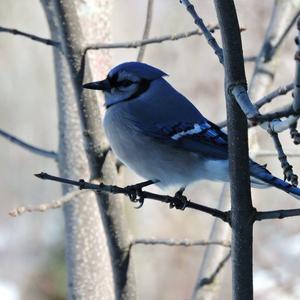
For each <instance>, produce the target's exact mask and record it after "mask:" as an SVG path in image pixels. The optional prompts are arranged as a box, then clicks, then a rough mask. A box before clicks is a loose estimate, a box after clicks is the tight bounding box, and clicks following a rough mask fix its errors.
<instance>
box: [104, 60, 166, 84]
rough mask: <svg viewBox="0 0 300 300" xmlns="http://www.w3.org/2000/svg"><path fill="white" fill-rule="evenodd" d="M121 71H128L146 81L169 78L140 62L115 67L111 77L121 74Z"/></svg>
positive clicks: (110, 73) (110, 74)
mask: <svg viewBox="0 0 300 300" xmlns="http://www.w3.org/2000/svg"><path fill="white" fill-rule="evenodd" d="M120 71H126V72H129V73H132V74H134V75H136V76H138V77H140V78H143V79H146V80H154V79H158V78H160V77H163V76H168V74H166V73H165V72H163V71H161V70H160V69H157V68H154V67H152V66H150V65H147V64H144V63H140V62H135V61H133V62H126V63H123V64H120V65H117V66H116V67H114V68H113V69H112V70H111V71H110V72H109V76H111V77H112V76H114V74H116V73H118V72H120Z"/></svg>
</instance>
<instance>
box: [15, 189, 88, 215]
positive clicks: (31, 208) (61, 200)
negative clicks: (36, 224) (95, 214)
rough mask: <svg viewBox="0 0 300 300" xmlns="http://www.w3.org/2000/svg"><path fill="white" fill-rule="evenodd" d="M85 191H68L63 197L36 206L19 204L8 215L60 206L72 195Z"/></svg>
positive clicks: (68, 200)
mask: <svg viewBox="0 0 300 300" xmlns="http://www.w3.org/2000/svg"><path fill="white" fill-rule="evenodd" d="M83 192H85V191H81V190H76V191H73V192H70V193H67V194H65V195H64V196H63V197H61V198H59V199H56V200H54V201H52V202H49V203H42V204H38V205H37V206H20V207H18V208H15V209H13V210H11V211H10V212H9V215H10V216H12V217H18V216H20V215H22V214H23V213H25V212H45V211H47V210H49V209H55V208H59V207H62V206H63V205H64V204H66V203H68V202H70V201H72V200H73V199H74V197H76V196H78V195H79V194H82V193H83Z"/></svg>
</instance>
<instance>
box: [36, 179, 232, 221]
mask: <svg viewBox="0 0 300 300" xmlns="http://www.w3.org/2000/svg"><path fill="white" fill-rule="evenodd" d="M35 176H36V177H38V178H40V179H44V180H51V181H57V182H61V183H66V184H70V185H73V186H78V187H79V188H80V189H89V190H94V191H96V192H99V193H102V192H104V193H111V194H123V195H126V196H128V197H129V199H130V200H131V201H132V202H135V203H140V206H141V205H143V203H144V200H145V199H151V200H157V201H160V202H164V203H168V204H170V208H173V207H175V208H177V209H182V210H184V209H185V208H192V209H195V210H199V211H202V212H205V213H207V214H209V215H211V216H214V217H217V218H219V219H221V220H223V221H224V222H227V223H228V222H229V214H228V212H223V211H220V210H218V209H215V208H211V207H208V206H204V205H201V204H198V203H194V202H191V201H189V200H187V199H186V197H184V196H182V197H180V198H179V197H178V196H176V195H175V196H174V197H172V196H168V195H159V194H155V193H151V192H147V191H143V190H142V188H143V187H145V186H147V185H150V184H153V182H151V181H147V182H146V183H142V184H136V185H130V186H127V187H124V188H122V187H119V186H116V185H106V184H103V183H100V184H94V183H89V182H86V181H84V180H83V179H80V180H79V181H75V180H70V179H66V178H62V177H57V176H52V175H49V174H47V173H40V174H35Z"/></svg>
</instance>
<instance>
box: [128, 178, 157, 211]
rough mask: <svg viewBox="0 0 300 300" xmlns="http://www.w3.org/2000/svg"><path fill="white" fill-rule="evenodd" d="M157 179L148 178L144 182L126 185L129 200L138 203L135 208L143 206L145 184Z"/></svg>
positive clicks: (152, 182)
mask: <svg viewBox="0 0 300 300" xmlns="http://www.w3.org/2000/svg"><path fill="white" fill-rule="evenodd" d="M156 182H157V181H153V180H148V181H145V182H141V183H138V184H134V185H128V186H127V187H126V190H127V195H128V197H129V199H130V201H131V202H134V203H139V205H138V206H137V207H135V208H136V209H139V208H141V207H142V206H143V204H144V202H145V198H144V196H143V190H142V189H143V188H144V187H146V186H149V185H151V184H154V183H156Z"/></svg>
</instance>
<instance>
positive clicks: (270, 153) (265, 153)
mask: <svg viewBox="0 0 300 300" xmlns="http://www.w3.org/2000/svg"><path fill="white" fill-rule="evenodd" d="M252 153H253V156H254V157H266V156H278V153H277V152H276V151H270V150H261V149H260V150H258V151H253V152H252ZM285 154H286V156H288V157H300V153H293V152H289V153H287V152H286V153H285Z"/></svg>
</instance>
